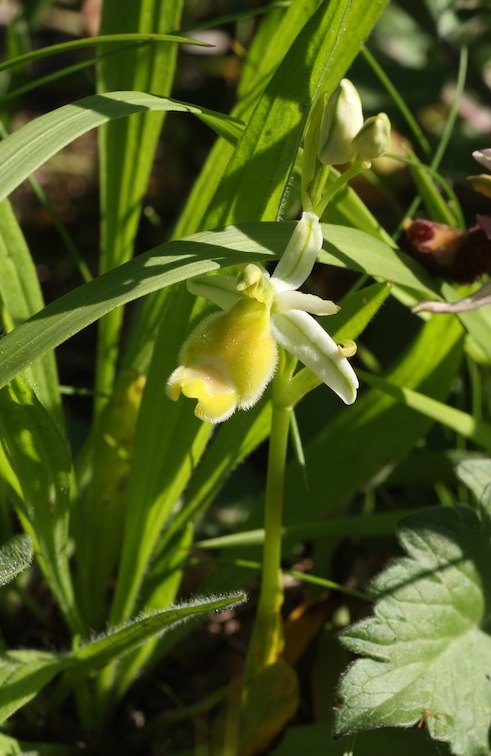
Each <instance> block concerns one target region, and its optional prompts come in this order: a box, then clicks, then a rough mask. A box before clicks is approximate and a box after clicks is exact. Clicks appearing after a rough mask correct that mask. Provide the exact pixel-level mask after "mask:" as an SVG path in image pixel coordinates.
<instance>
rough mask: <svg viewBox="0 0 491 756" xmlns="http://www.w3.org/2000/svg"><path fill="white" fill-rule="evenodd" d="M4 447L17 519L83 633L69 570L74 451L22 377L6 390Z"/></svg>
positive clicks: (1, 417) (0, 396)
mask: <svg viewBox="0 0 491 756" xmlns="http://www.w3.org/2000/svg"><path fill="white" fill-rule="evenodd" d="M0 442H1V444H2V446H3V449H4V452H5V456H6V458H7V460H8V461H9V463H10V465H11V468H12V470H13V472H14V474H15V476H16V478H17V481H18V485H19V486H20V491H19V490H18V489H17V488H15V489H14V491H13V492H12V493H13V503H14V505H15V506H16V510H17V514H18V516H19V518H20V520H21V523H22V525H23V527H24V530H25V531H26V533H28V534H29V535H30V536H31V538H32V541H33V544H34V548H35V552H36V557H37V559H38V561H39V564H40V566H41V569H42V570H43V572H44V575H45V577H46V580H47V582H48V584H49V586H50V588H51V590H52V591H53V594H54V595H55V597H56V599H57V601H58V603H59V605H60V608H61V610H62V612H63V614H64V615H65V618H66V620H67V622H68V624H69V626H70V628H71V629H72V630H73V631H74V632H80V630H81V627H80V621H79V617H78V612H77V608H76V605H75V597H74V594H73V587H72V583H71V578H70V571H69V566H68V516H69V511H68V510H69V489H70V472H71V456H70V450H69V448H68V445H67V442H66V440H65V439H64V437H63V436H62V434H61V431H60V429H59V428H58V426H57V424H56V423H55V421H54V420H53V418H52V416H51V415H50V414H49V412H48V411H47V410H46V409H45V407H44V406H43V405H42V404H41V402H40V401H39V399H38V398H37V396H36V394H35V393H34V391H33V390H32V388H31V387H30V386H29V384H28V383H27V382H26V381H25V380H24V379H23V378H22V377H21V376H18V377H17V378H15V380H13V381H12V382H11V383H10V384H8V386H5V387H4V388H3V389H2V390H1V391H0ZM14 484H15V485H16V486H17V482H16V481H15V482H14ZM19 493H20V496H19Z"/></svg>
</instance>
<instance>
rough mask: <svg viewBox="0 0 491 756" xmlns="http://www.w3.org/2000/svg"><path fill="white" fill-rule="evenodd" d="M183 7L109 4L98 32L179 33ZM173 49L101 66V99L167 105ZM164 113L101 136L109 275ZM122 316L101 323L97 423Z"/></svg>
mask: <svg viewBox="0 0 491 756" xmlns="http://www.w3.org/2000/svg"><path fill="white" fill-rule="evenodd" d="M182 8H183V2H182V0H133V2H132V3H131V4H130V5H129V6H128V8H127V9H126V10H125V12H124V13H121V3H120V2H119V0H105V2H104V4H103V8H102V18H101V32H102V34H103V35H105V34H113V33H115V32H119V33H122V32H129V31H135V30H136V31H138V32H139V33H150V34H151V33H169V32H171V31H173V30H174V29H177V28H179V26H180V21H181V13H182ZM176 55H177V46H176V45H160V46H157V47H155V46H153V47H148V46H145V47H141V48H136V49H135V48H132V49H129V50H128V49H126V50H124V51H121V53H120V54H119V55H116V56H112V57H111V58H105V59H104V60H101V61H100V63H99V66H98V69H97V90H98V93H99V94H103V93H105V92H110V91H113V90H136V91H142V92H152V93H155V94H158V95H160V96H162V97H167V96H168V95H169V94H170V91H171V89H172V84H173V82H174V74H175V68H176ZM164 115H165V114H164V113H150V112H146V113H140V114H135V115H133V116H132V117H131V118H126V119H124V120H122V121H112V122H109V123H107V124H106V125H104V126H103V127H102V128H101V129H100V130H99V132H98V137H99V166H100V202H101V251H100V260H99V267H100V272H101V273H105V272H106V271H108V270H111V269H112V268H115V267H117V266H118V265H121V264H122V263H123V262H126V261H127V260H129V259H130V258H131V257H132V255H133V244H134V240H135V236H136V231H137V228H138V223H139V219H140V214H141V208H142V202H143V198H144V196H145V192H146V190H147V184H148V180H149V177H150V170H151V167H152V163H153V159H154V153H155V149H156V147H157V141H158V138H159V135H160V132H161V130H162V126H163V122H164ZM123 314H124V310H123V309H117V310H114V311H112V312H111V313H110V314H108V316H106V317H105V318H103V319H102V320H101V321H100V322H99V326H98V328H99V331H98V340H97V358H96V377H95V390H96V397H97V398H96V401H95V404H94V409H95V416H96V418H97V415H98V414H99V412H100V411H101V409H102V408H103V406H104V404H105V401H106V400H105V399H104V396H105V395H107V394H110V393H111V390H112V385H113V381H114V377H115V372H116V362H117V360H118V354H119V349H118V345H119V332H120V329H121V324H122V320H123Z"/></svg>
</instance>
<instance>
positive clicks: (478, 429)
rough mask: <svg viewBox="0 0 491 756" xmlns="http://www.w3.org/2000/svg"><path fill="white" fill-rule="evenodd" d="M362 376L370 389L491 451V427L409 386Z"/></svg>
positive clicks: (360, 371) (364, 374) (371, 376)
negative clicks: (392, 398)
mask: <svg viewBox="0 0 491 756" xmlns="http://www.w3.org/2000/svg"><path fill="white" fill-rule="evenodd" d="M358 375H359V377H360V378H361V380H364V381H365V382H366V383H368V385H369V386H373V387H374V388H376V389H380V391H383V392H384V393H386V394H388V395H389V396H393V397H394V398H395V399H397V400H398V401H399V402H402V403H403V404H405V405H406V406H407V407H411V408H412V409H415V410H416V411H417V412H421V413H422V414H423V415H426V417H429V418H431V419H432V420H435V421H437V422H439V423H441V424H442V425H446V426H447V428H451V429H452V430H454V431H455V432H456V433H460V434H461V435H462V436H464V437H465V438H469V439H470V440H471V441H473V442H474V443H476V444H479V445H480V446H484V448H485V449H488V450H490V451H491V425H489V423H485V422H483V421H482V420H476V419H475V418H474V417H472V415H469V414H468V413H467V412H463V411H462V410H459V409H456V408H455V407H450V406H449V405H448V404H445V403H444V402H439V401H437V400H436V399H432V398H431V397H430V396H424V394H421V393H419V392H418V391H413V390H412V389H410V388H407V387H406V386H395V385H394V384H393V383H391V382H390V381H387V380H384V379H383V378H379V377H378V376H375V375H370V374H369V373H366V372H365V371H364V370H363V371H362V370H359V371H358Z"/></svg>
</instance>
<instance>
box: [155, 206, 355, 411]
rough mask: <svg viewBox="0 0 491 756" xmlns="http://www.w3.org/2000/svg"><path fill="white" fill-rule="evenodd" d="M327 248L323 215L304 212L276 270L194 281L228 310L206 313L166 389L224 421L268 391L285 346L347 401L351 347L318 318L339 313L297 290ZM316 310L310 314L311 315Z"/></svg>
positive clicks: (350, 397) (251, 268)
mask: <svg viewBox="0 0 491 756" xmlns="http://www.w3.org/2000/svg"><path fill="white" fill-rule="evenodd" d="M321 248H322V231H321V228H320V225H319V219H318V217H317V216H316V215H314V214H313V213H308V212H305V213H304V214H303V215H302V218H301V220H300V221H299V222H298V223H297V225H296V227H295V230H294V231H293V234H292V236H291V238H290V241H289V243H288V245H287V247H286V249H285V252H284V253H283V255H282V257H281V259H280V261H279V263H278V265H277V266H276V270H275V271H274V273H273V275H272V276H270V275H269V273H268V272H267V271H266V270H265V269H264V268H263V267H262V266H260V265H255V264H250V265H246V267H245V268H244V270H243V271H242V273H241V274H240V275H239V276H197V277H196V278H194V279H192V280H190V281H189V282H188V288H189V290H190V292H191V293H193V294H197V295H201V296H204V297H206V298H207V299H209V300H210V301H212V302H213V303H214V304H216V305H218V306H219V307H221V308H222V310H223V312H218V313H214V314H212V315H209V316H208V317H207V318H205V319H204V320H203V321H202V322H201V323H200V324H199V325H198V326H197V328H196V329H195V330H194V331H193V332H192V333H191V335H190V336H189V337H188V339H187V340H186V341H185V342H184V344H183V346H182V348H181V351H180V354H179V362H180V366H179V367H178V368H176V370H174V372H173V373H172V374H171V376H170V378H169V379H168V382H167V394H168V396H169V397H170V398H171V399H173V400H175V401H176V400H177V399H178V398H179V396H180V394H181V393H183V394H184V396H187V397H190V398H195V399H197V400H198V403H197V406H196V409H195V414H196V415H197V417H199V418H200V419H201V420H205V421H207V422H210V423H220V422H222V421H224V420H227V419H228V418H229V417H230V416H231V415H232V413H233V412H234V411H235V410H236V409H249V408H250V407H252V406H253V405H254V404H255V403H256V402H257V401H258V400H259V399H260V397H261V396H262V394H263V393H264V390H265V389H266V386H267V385H268V383H269V382H270V381H271V379H272V377H273V375H274V372H275V370H276V365H277V361H278V345H279V346H281V347H283V348H284V349H286V350H287V351H288V352H290V353H291V354H292V355H294V356H295V357H297V358H298V359H299V360H300V361H301V362H302V363H303V364H304V365H305V366H306V367H308V368H309V369H310V370H311V371H312V372H313V373H315V375H316V376H317V377H318V378H319V379H320V380H321V381H322V382H323V383H325V384H326V385H327V386H329V387H330V388H331V389H333V391H334V392H335V393H336V394H337V395H338V396H339V397H340V398H341V399H342V400H343V401H344V402H345V403H346V404H352V403H353V402H354V401H355V399H356V391H357V388H358V380H357V378H356V375H355V373H354V371H353V368H352V367H351V365H350V363H349V361H348V359H347V358H346V356H345V354H346V353H345V352H344V351H343V348H342V347H341V346H338V345H337V344H336V343H335V342H334V341H333V339H332V338H331V337H330V336H329V335H328V334H327V333H326V331H325V330H324V329H323V328H322V327H321V326H320V325H319V323H317V321H316V320H315V319H314V318H313V317H312V314H314V315H333V314H334V313H336V312H337V311H338V310H339V307H338V306H337V305H335V304H334V302H331V301H327V300H323V299H321V298H320V297H317V296H314V295H313V294H305V293H303V292H300V291H297V289H298V287H299V286H301V285H302V284H303V283H304V282H305V281H306V279H307V278H308V276H309V275H310V273H311V271H312V268H313V266H314V263H315V260H316V258H317V255H318V254H319V252H320V250H321ZM309 313H311V314H309Z"/></svg>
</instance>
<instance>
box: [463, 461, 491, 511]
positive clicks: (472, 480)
mask: <svg viewBox="0 0 491 756" xmlns="http://www.w3.org/2000/svg"><path fill="white" fill-rule="evenodd" d="M456 473H457V477H458V478H459V480H461V481H462V483H465V485H466V486H467V487H468V488H470V490H471V491H472V493H473V494H474V496H475V497H476V498H477V500H478V501H480V500H481V499H482V497H483V495H484V492H485V490H486V489H487V488H488V487H489V485H490V483H491V459H489V458H488V457H483V458H482V459H467V460H463V461H462V462H459V463H458V465H457V467H456Z"/></svg>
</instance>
